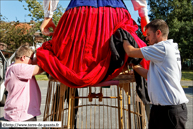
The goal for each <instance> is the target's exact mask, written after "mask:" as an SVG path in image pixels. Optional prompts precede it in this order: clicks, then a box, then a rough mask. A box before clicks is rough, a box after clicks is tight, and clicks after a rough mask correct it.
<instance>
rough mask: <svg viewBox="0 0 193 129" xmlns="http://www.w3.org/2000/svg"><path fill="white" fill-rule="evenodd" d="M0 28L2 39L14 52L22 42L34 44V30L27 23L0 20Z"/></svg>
mask: <svg viewBox="0 0 193 129" xmlns="http://www.w3.org/2000/svg"><path fill="white" fill-rule="evenodd" d="M28 27H29V26H28ZM0 28H1V29H0V41H1V42H3V43H6V44H7V47H8V49H9V50H12V51H13V52H14V51H15V50H16V49H17V48H18V47H19V46H20V45H21V44H25V43H28V44H29V45H32V44H33V33H34V30H33V29H29V28H27V26H25V25H22V26H20V24H19V22H9V23H7V22H3V21H0Z"/></svg>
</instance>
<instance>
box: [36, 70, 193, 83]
mask: <svg viewBox="0 0 193 129" xmlns="http://www.w3.org/2000/svg"><path fill="white" fill-rule="evenodd" d="M35 77H36V80H49V79H48V78H47V76H46V75H45V73H43V74H40V75H36V76H35ZM181 80H186V81H191V80H193V70H183V71H182V79H181Z"/></svg>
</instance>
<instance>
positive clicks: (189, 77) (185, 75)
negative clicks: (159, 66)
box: [181, 70, 193, 81]
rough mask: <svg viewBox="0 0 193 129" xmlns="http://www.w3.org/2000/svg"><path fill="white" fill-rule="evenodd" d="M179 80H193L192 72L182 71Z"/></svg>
mask: <svg viewBox="0 0 193 129" xmlns="http://www.w3.org/2000/svg"><path fill="white" fill-rule="evenodd" d="M181 80H186V81H191V80H193V70H183V71H182V79H181Z"/></svg>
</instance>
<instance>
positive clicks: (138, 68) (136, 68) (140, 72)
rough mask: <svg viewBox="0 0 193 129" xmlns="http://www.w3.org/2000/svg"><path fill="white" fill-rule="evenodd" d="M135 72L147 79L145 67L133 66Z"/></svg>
mask: <svg viewBox="0 0 193 129" xmlns="http://www.w3.org/2000/svg"><path fill="white" fill-rule="evenodd" d="M133 70H135V71H136V72H137V73H138V74H139V75H141V76H142V77H144V78H145V79H147V73H148V70H147V69H144V68H143V67H141V66H139V65H135V66H133Z"/></svg>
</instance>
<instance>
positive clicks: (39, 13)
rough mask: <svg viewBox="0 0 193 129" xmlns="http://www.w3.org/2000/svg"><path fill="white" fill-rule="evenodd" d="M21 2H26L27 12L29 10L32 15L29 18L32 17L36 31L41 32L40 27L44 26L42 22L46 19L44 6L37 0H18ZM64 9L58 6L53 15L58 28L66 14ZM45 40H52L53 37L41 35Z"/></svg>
mask: <svg viewBox="0 0 193 129" xmlns="http://www.w3.org/2000/svg"><path fill="white" fill-rule="evenodd" d="M18 1H20V2H23V1H24V2H26V3H27V7H25V6H24V5H23V7H24V9H25V10H28V11H29V12H30V13H29V14H28V16H30V17H31V19H32V20H33V21H35V30H36V31H38V30H39V31H40V25H41V24H42V21H43V19H44V9H43V4H42V2H41V1H37V0H18ZM64 11H65V10H64V8H62V6H61V5H58V7H57V9H56V10H55V11H54V15H53V22H54V23H55V25H56V26H57V24H58V22H59V20H60V18H61V17H62V15H63V13H64ZM41 36H42V37H43V38H44V39H50V38H51V37H48V36H44V35H41Z"/></svg>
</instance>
